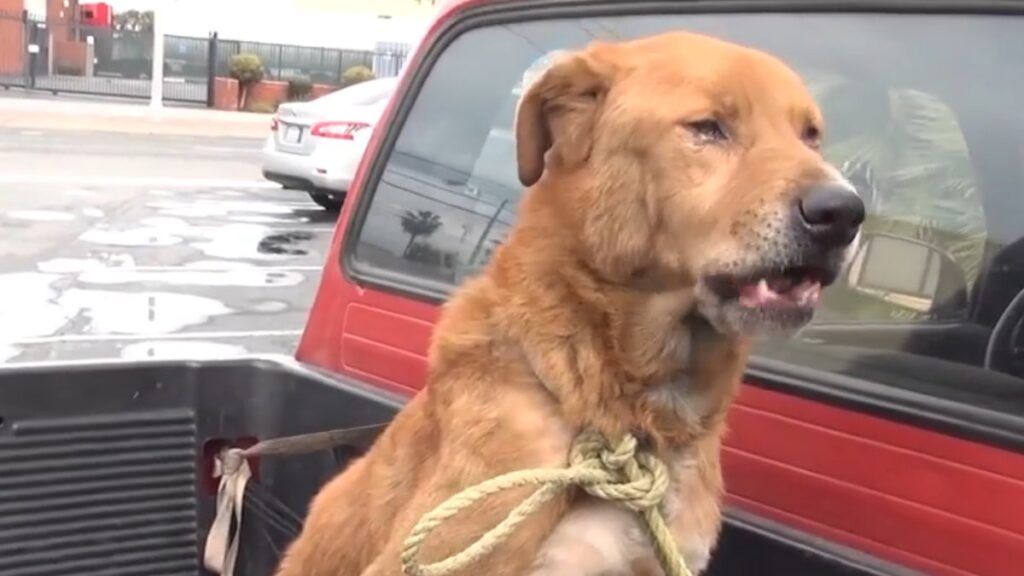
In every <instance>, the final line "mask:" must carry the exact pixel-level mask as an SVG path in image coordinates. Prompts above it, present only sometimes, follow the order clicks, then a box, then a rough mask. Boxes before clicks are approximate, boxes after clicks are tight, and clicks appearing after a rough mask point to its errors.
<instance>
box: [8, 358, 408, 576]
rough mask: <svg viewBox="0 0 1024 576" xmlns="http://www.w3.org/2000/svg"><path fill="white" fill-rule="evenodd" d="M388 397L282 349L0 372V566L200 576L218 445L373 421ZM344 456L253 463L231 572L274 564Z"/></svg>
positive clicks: (381, 417) (53, 572)
mask: <svg viewBox="0 0 1024 576" xmlns="http://www.w3.org/2000/svg"><path fill="white" fill-rule="evenodd" d="M400 404H401V399H399V398H395V397H390V396H387V395H384V394H382V393H381V392H379V391H376V390H373V389H371V388H369V387H365V386H362V385H359V384H355V383H348V382H341V381H339V380H337V379H336V378H333V377H328V376H326V375H324V374H322V373H319V372H316V371H313V370H311V369H309V368H306V367H304V366H301V365H299V364H297V363H295V362H294V361H292V360H290V359H287V358H280V359H278V358H251V359H241V360H230V361H223V362H199V363H196V362H150V363H109V364H96V363H89V364H74V365H62V364H56V365H55V364H49V365H39V366H29V367H24V366H19V367H14V368H3V369H0V422H2V424H0V574H3V575H4V576H33V575H40V576H42V575H45V576H60V575H82V574H90V575H99V574H110V575H114V574H117V575H138V576H155V575H163V574H199V573H201V558H202V556H201V550H200V547H201V546H202V542H203V541H204V539H205V537H206V530H207V529H208V527H209V525H210V522H211V521H212V519H213V514H214V505H215V492H216V484H214V483H213V482H212V480H211V479H210V478H209V476H210V470H209V468H210V461H211V457H212V455H213V454H215V453H217V451H219V449H220V448H221V447H222V446H223V445H224V444H225V442H241V443H242V444H247V443H252V442H253V441H255V440H257V439H263V438H272V437H278V436H288V435H293V434H301V433H306V432H315V431H320V430H325V429H331V428H343V427H350V426H360V425H367V424H376V423H380V422H385V421H387V420H389V419H390V418H391V416H392V415H393V413H394V412H395V410H396V409H397V408H398V407H399V406H400ZM351 456H352V454H346V453H345V452H344V451H343V450H336V451H334V452H333V453H332V452H326V451H325V452H321V453H314V454H309V455H302V456H289V457H286V458H284V457H282V458H273V459H266V460H264V461H261V462H257V463H255V468H256V470H255V473H256V481H255V482H254V483H253V484H252V485H251V487H250V490H249V491H248V492H247V495H246V496H247V516H246V518H245V522H244V523H243V525H244V528H243V530H244V532H243V536H242V543H243V544H242V547H243V549H242V552H241V554H240V563H239V568H238V570H237V574H249V575H257V574H269V573H270V572H271V571H272V570H273V567H274V566H275V565H276V562H277V556H278V553H279V552H280V548H282V547H283V546H284V545H285V544H287V542H288V541H289V540H290V539H291V538H292V537H293V536H294V532H295V530H297V528H298V526H301V519H302V517H303V516H304V515H305V511H306V505H307V503H308V501H309V498H310V497H311V496H312V494H314V493H315V492H316V490H317V489H318V488H319V487H320V485H322V483H323V482H324V481H325V480H326V479H327V478H328V477H329V476H331V475H332V474H334V473H335V472H336V471H337V470H338V468H340V467H341V466H343V465H344V464H345V461H346V460H347V459H348V458H350V457H351ZM282 505H283V506H282ZM247 544H250V545H247Z"/></svg>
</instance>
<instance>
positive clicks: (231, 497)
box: [203, 424, 387, 576]
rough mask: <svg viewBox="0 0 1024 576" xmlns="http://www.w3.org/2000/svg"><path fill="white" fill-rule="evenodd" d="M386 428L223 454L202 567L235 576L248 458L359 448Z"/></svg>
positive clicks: (216, 471) (334, 433) (287, 439)
mask: <svg viewBox="0 0 1024 576" xmlns="http://www.w3.org/2000/svg"><path fill="white" fill-rule="evenodd" d="M385 426H387V424H374V425H371V426H360V427H357V428H344V429H339V430H327V431H325V432H314V433H312V434H301V435H298V436H287V437H283V438H271V439H268V440H264V441H262V442H259V443H257V444H254V445H252V446H250V447H249V448H245V449H241V448H225V449H224V450H222V451H221V453H220V455H219V456H218V457H217V460H216V462H215V463H214V465H215V468H214V472H213V475H214V477H215V478H220V485H219V486H218V488H217V515H216V516H215V517H214V518H213V523H212V524H211V525H210V532H209V534H207V536H206V547H205V549H204V550H203V565H204V566H205V567H206V569H207V570H209V571H210V572H212V573H214V574H222V575H223V576H234V573H235V562H236V561H237V559H238V546H239V537H240V534H241V528H242V510H243V508H244V506H243V503H244V501H245V487H246V485H247V484H248V482H249V479H250V478H252V469H251V468H249V462H248V460H247V459H248V458H254V457H258V456H279V455H284V454H305V453H309V452H316V451H317V450H325V449H328V448H335V447H337V446H344V445H358V444H360V443H362V442H364V441H369V440H372V439H373V438H374V437H375V436H376V435H377V434H378V433H379V432H380V430H381V429H383V428H384V427H385ZM232 528H234V529H232Z"/></svg>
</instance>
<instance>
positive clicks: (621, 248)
mask: <svg viewBox="0 0 1024 576" xmlns="http://www.w3.org/2000/svg"><path fill="white" fill-rule="evenodd" d="M823 130H824V127H823V123H822V115H821V112H820V111H819V109H818V107H817V106H816V104H815V103H814V101H813V99H812V98H811V96H810V94H809V92H808V90H807V89H806V87H805V86H804V84H803V82H802V81H801V79H800V78H799V77H798V76H797V74H796V73H795V72H793V71H792V70H791V69H790V68H788V67H787V66H786V65H785V64H783V63H782V62H780V61H779V60H777V59H775V58H774V57H772V56H769V55H767V54H764V53H762V52H758V51H756V50H752V49H749V48H744V47H740V46H737V45H734V44H730V43H727V42H724V41H720V40H716V39H713V38H708V37H704V36H699V35H694V34H688V33H681V32H677V33H669V34H664V35H660V36H654V37H650V38H645V39H642V40H636V41H632V42H624V43H614V44H611V43H609V44H605V43H595V44H593V45H591V46H590V47H588V48H587V49H585V50H583V51H581V52H577V53H573V54H570V55H567V56H565V57H563V58H562V59H560V60H559V61H558V62H556V63H555V64H553V65H552V66H551V67H550V68H549V69H548V70H547V71H545V72H544V73H543V74H542V75H540V76H539V77H538V78H537V79H536V80H535V81H534V82H533V83H532V84H531V85H530V86H529V87H528V89H527V91H526V93H525V94H524V96H523V98H522V100H521V101H520V104H519V109H518V113H517V118H516V146H517V156H518V162H519V177H520V180H521V181H522V182H523V184H524V185H526V186H534V185H535V184H538V183H539V185H537V186H536V187H535V188H537V189H536V190H534V191H533V193H534V194H544V195H551V196H552V197H551V198H548V199H546V200H545V201H546V202H548V203H549V205H551V206H555V207H556V208H557V210H556V211H557V212H558V213H559V214H560V216H559V218H560V219H561V220H560V223H561V224H563V225H565V226H567V227H568V228H569V230H570V232H571V234H570V235H571V237H572V238H574V242H575V243H576V245H575V246H573V251H574V253H575V254H576V255H578V257H579V258H580V259H582V260H583V261H584V262H585V264H586V266H587V267H588V268H589V269H591V270H593V272H594V273H595V274H596V275H598V276H599V277H600V278H601V280H602V281H604V282H608V283H613V284H616V285H619V286H625V287H627V288H633V289H637V290H674V289H679V288H688V289H691V290H692V292H693V295H694V302H695V304H694V309H695V311H696V312H697V313H699V314H700V315H702V316H703V317H705V318H706V319H707V320H708V321H709V322H710V323H711V325H712V326H714V327H715V328H716V329H717V330H718V331H720V332H723V333H727V334H754V333H760V332H764V331H776V332H778V331H782V332H789V331H793V330H795V329H797V328H799V327H801V326H803V325H804V324H805V323H807V322H808V321H809V320H810V318H811V316H812V314H813V311H814V308H815V305H816V304H817V303H818V300H819V297H820V294H821V289H822V287H824V286H827V285H829V284H830V283H832V282H833V281H834V280H835V279H836V277H837V275H838V274H839V271H840V268H841V266H842V265H843V263H844V262H845V260H846V258H847V255H848V252H849V251H850V250H851V247H852V245H853V244H854V242H855V240H856V237H857V235H858V233H859V229H860V224H861V222H862V221H863V219H864V205H863V203H862V202H861V200H860V199H859V198H858V196H857V195H856V193H855V191H854V189H853V187H852V186H850V185H849V183H847V182H846V181H845V180H843V179H842V177H841V176H840V174H839V172H838V171H837V170H836V169H835V168H833V167H832V166H830V165H829V164H828V163H826V162H825V160H824V159H823V158H822V156H821V153H820V146H821V138H822V133H823Z"/></svg>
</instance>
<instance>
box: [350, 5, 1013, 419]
mask: <svg viewBox="0 0 1024 576" xmlns="http://www.w3.org/2000/svg"><path fill="white" fill-rule="evenodd" d="M624 5H625V3H624V4H623V6H624ZM623 9H624V10H625V9H627V8H623ZM669 30H689V31H695V32H701V33H706V34H710V35H714V36H718V37H721V38H724V39H727V40H732V41H735V42H739V43H741V44H745V45H749V46H752V47H756V48H760V49H763V50H766V51H768V52H770V53H772V54H775V55H777V56H779V57H780V58H782V59H783V60H784V61H786V62H787V63H789V64H790V65H791V66H793V67H794V68H795V69H796V70H797V71H798V72H799V73H800V74H801V75H802V76H803V77H804V78H805V80H806V82H807V83H808V85H809V86H810V88H811V90H812V91H813V93H814V94H815V96H816V98H817V99H818V101H819V102H820V103H821V105H822V108H823V111H824V113H825V116H826V120H827V125H828V130H827V147H826V150H825V154H826V156H827V157H828V158H829V159H830V160H832V161H833V162H834V163H835V164H836V165H837V166H840V167H842V168H843V170H844V172H845V173H846V175H847V176H848V177H849V178H850V179H851V180H852V181H853V182H854V183H855V184H856V185H857V187H858V189H859V190H860V191H861V193H862V195H863V196H864V198H865V201H866V203H867V205H868V209H869V219H868V221H867V223H866V225H865V229H864V237H865V239H866V241H865V246H867V247H868V248H867V249H866V250H864V251H862V252H861V253H860V254H858V257H857V260H856V261H855V263H854V266H853V267H852V268H851V272H850V275H849V277H848V278H844V279H843V281H842V282H841V285H837V286H835V287H833V288H832V289H830V290H829V291H827V295H826V299H825V302H824V306H823V307H822V309H821V310H820V311H819V313H818V314H817V317H816V320H815V322H814V324H813V325H812V326H811V327H809V328H808V329H807V330H805V331H804V332H803V334H802V335H801V337H800V338H799V339H797V340H796V341H795V342H796V344H792V343H786V344H776V343H767V342H766V343H762V345H761V347H760V348H759V350H760V352H761V356H762V357H763V358H768V359H785V360H787V361H788V362H790V363H791V364H798V365H811V366H814V367H817V368H821V369H824V370H828V371H832V372H841V371H853V372H856V373H857V374H858V375H860V376H864V375H865V374H869V373H870V377H871V379H872V380H876V381H877V380H882V381H885V380H890V381H895V380H898V379H902V381H905V382H910V384H908V386H911V387H916V388H917V389H921V387H923V386H928V385H930V384H929V383H928V382H921V378H920V374H922V371H927V370H931V371H939V372H941V373H939V374H936V375H935V377H934V378H930V380H931V381H932V382H933V383H934V382H940V381H943V380H945V381H948V380H950V379H951V378H954V375H956V376H955V378H958V379H963V378H970V379H973V380H978V378H977V376H976V375H975V376H968V375H967V374H964V373H961V372H958V370H960V369H962V368H963V367H964V366H965V365H966V366H977V367H986V368H996V369H997V370H998V371H999V372H1001V373H1003V374H1005V373H1011V374H1014V375H1018V376H1024V365H1022V364H1020V363H1019V362H1020V361H1019V360H1015V358H1016V356H1015V355H1014V354H1013V353H1012V350H1014V349H1016V346H1017V344H1015V343H1014V342H1016V340H1014V338H1017V336H1015V334H1016V332H1014V331H1013V328H1012V327H1013V326H1015V325H1017V323H1018V322H1019V320H1020V318H1019V317H1015V316H1013V317H1008V320H1007V322H1010V327H1009V328H1000V330H1002V332H1000V331H994V330H992V326H993V325H994V324H996V322H997V320H998V319H999V318H1000V317H1001V316H1003V315H1004V314H1010V316H1012V315H1013V312H1012V311H1009V309H1008V305H1009V301H1010V300H1011V299H1012V298H1013V297H1014V296H1015V295H1016V294H1017V293H1018V292H1020V291H1021V290H1024V273H1021V272H1016V271H1017V270H1024V258H1022V257H1021V255H1018V252H1020V249H1019V248H1018V244H1020V241H1021V238H1022V237H1024V224H1022V222H1024V219H1022V218H1021V216H1020V215H1021V214H1024V178H1022V171H1021V165H1022V163H1021V158H1022V154H1024V146H1022V145H1021V142H1022V141H1024V112H1022V109H1021V107H1020V105H1019V103H1020V102H1021V101H1022V100H1024V76H1021V75H1019V74H1009V73H1007V71H1008V70H1015V69H1017V68H1018V67H1019V62H1020V61H1021V57H1022V56H1024V19H1021V18H1019V17H1011V16H998V17H997V16H983V15H965V14H960V15H951V14H947V15H925V14H877V13H875V14H857V13H817V14H811V13H804V14H793V13H786V14H783V13H775V14H773V13H735V12H732V11H730V12H729V13H720V14H712V13H705V14H669V13H665V14H651V15H642V16H637V15H622V16H609V17H599V18H596V17H595V18H563V19H546V20H535V21H530V22H522V23H516V24H507V25H500V26H497V25H496V26H489V27H483V28H478V29H474V30H471V31H469V32H467V33H465V34H462V35H461V36H459V37H458V38H456V39H455V40H454V41H453V42H452V43H451V45H450V46H448V48H447V49H446V51H445V53H444V55H443V57H441V58H440V59H439V60H438V61H437V62H436V63H434V64H433V67H432V69H431V72H430V76H429V77H428V78H427V80H426V81H425V83H424V85H423V87H422V88H421V89H420V92H419V93H418V95H417V97H416V100H415V104H414V105H413V109H412V111H411V113H410V115H409V116H408V118H407V119H406V120H405V124H404V126H403V128H402V131H401V134H400V135H399V137H398V140H397V142H396V144H395V148H394V150H393V152H392V155H391V158H390V160H389V162H388V165H387V168H386V170H385V171H384V173H383V176H382V177H381V179H380V182H379V184H376V186H375V189H374V190H372V191H371V193H372V194H373V207H377V206H379V207H380V209H379V210H377V209H374V208H371V209H370V210H369V212H368V213H367V217H366V218H367V220H366V224H365V225H363V228H362V230H363V232H362V236H361V237H360V243H359V245H358V246H357V247H356V258H355V265H356V266H357V267H358V266H368V267H373V269H374V270H381V271H382V272H381V273H390V271H394V272H397V273H400V274H402V275H403V278H408V279H419V280H417V281H420V282H422V283H423V286H424V289H427V290H438V291H445V290H447V288H445V287H446V286H454V285H457V284H458V283H459V282H461V281H462V280H463V279H464V278H466V277H467V276H470V275H473V274H475V273H476V272H477V271H478V270H479V269H480V268H481V267H482V266H483V265H484V264H485V263H486V262H487V260H488V257H489V255H490V254H491V253H492V252H493V250H494V248H495V247H496V246H497V245H498V244H500V243H501V241H502V240H503V238H504V237H505V235H506V234H507V233H508V230H509V228H510V227H511V226H512V225H513V224H514V222H515V215H516V205H517V203H518V199H519V197H520V194H521V192H522V187H521V185H520V184H519V182H518V179H517V175H516V165H515V164H516V163H515V150H514V141H513V139H512V136H511V134H512V123H513V119H514V116H515V106H516V102H517V101H518V98H519V95H520V91H521V87H522V85H523V84H524V81H528V80H529V78H530V77H531V76H532V75H534V74H536V73H537V72H538V71H539V70H541V69H542V68H543V66H544V65H545V63H546V62H548V61H550V60H551V58H553V57H555V56H556V55H557V54H558V53H560V52H562V51H565V50H572V49H576V48H581V47H583V46H586V45H587V44H588V43H590V42H592V41H594V40H606V41H615V40H623V39H630V38H637V37H641V36H646V35H651V34H656V33H660V32H665V31H669ZM953 38H955V41H952V40H951V39H953ZM484 69H486V81H473V82H468V81H466V80H465V79H466V78H467V77H468V76H467V75H472V74H478V73H479V71H481V70H484ZM395 206H400V207H402V211H400V213H401V214H417V215H421V216H423V215H434V216H436V218H431V222H435V221H436V223H437V226H432V228H431V234H430V235H429V236H426V237H424V236H419V237H414V238H413V241H410V240H409V237H408V236H402V235H401V234H395V233H394V230H395V227H396V222H397V221H398V220H397V219H396V216H395V214H394V213H393V212H394V211H393V209H386V208H385V207H395ZM423 218H426V216H423ZM404 225H405V224H404V221H403V226H404ZM410 242H412V243H411V244H410ZM1000 270H1002V272H1000ZM403 281H412V280H403ZM855 364H856V365H857V366H856V369H854V368H851V366H854V365H855ZM988 374H989V376H986V378H985V383H980V382H979V383H978V384H977V385H976V386H974V387H973V388H971V389H964V391H965V392H966V393H967V394H973V393H977V398H978V401H979V402H980V403H984V404H986V405H990V406H1002V409H1006V407H1007V406H1008V405H1009V404H1007V400H1008V399H1009V398H1011V397H1017V396H1020V395H1021V393H1022V392H1024V386H1021V385H1020V384H1018V382H1019V381H1018V380H1015V379H1014V380H1012V381H1011V382H1013V384H1011V385H1006V383H1004V382H998V381H997V380H999V378H1000V377H1002V375H1001V374H997V373H994V372H989V373H988ZM926 380H928V379H926ZM990 384H991V386H992V387H993V388H992V389H993V390H995V391H996V393H991V390H989V391H985V390H984V389H985V388H986V386H989V385H990ZM1015 395H1017V396H1015ZM1012 402H1015V403H1016V405H1017V406H1018V407H1019V409H1021V410H1024V402H1022V401H1021V399H1020V398H1017V399H1016V400H1013V401H1012Z"/></svg>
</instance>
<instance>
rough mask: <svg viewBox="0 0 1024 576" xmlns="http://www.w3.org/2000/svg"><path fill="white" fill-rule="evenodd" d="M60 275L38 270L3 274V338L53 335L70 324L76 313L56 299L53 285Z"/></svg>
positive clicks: (0, 306)
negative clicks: (66, 308) (73, 313)
mask: <svg viewBox="0 0 1024 576" xmlns="http://www.w3.org/2000/svg"><path fill="white" fill-rule="evenodd" d="M59 278H60V276H58V275H56V274H37V273H35V272H19V273H13V274H0V294H3V298H0V342H2V341H7V342H14V341H18V340H21V339H24V338H38V337H42V336H51V335H53V334H55V333H56V332H57V331H58V330H60V329H61V328H63V327H64V325H65V324H67V322H68V320H69V319H70V318H71V316H72V314H70V313H69V312H68V311H66V310H64V308H63V307H61V306H60V305H59V304H58V303H57V302H56V298H57V290H56V289H54V288H53V283H54V282H56V281H57V280H58V279H59ZM5 346H6V345H5Z"/></svg>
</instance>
